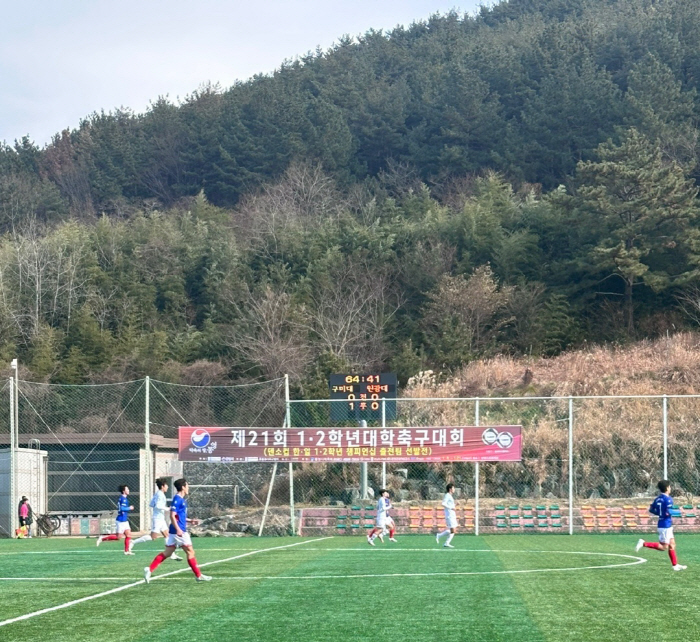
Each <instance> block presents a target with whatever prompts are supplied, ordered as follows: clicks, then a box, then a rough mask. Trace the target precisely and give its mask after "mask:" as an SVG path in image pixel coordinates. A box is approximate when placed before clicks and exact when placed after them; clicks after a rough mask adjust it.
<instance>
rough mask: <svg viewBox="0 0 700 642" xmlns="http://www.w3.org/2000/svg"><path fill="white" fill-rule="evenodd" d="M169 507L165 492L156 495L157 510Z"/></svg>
mask: <svg viewBox="0 0 700 642" xmlns="http://www.w3.org/2000/svg"><path fill="white" fill-rule="evenodd" d="M167 507H168V500H167V499H165V494H163V495H157V496H156V505H155V508H156V509H157V510H162V511H164V510H165V509H166V508H167Z"/></svg>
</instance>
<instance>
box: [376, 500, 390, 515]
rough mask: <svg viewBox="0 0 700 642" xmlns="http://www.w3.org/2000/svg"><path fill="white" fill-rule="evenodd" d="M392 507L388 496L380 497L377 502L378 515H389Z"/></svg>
mask: <svg viewBox="0 0 700 642" xmlns="http://www.w3.org/2000/svg"><path fill="white" fill-rule="evenodd" d="M390 508H391V500H390V499H389V498H388V497H380V498H379V501H378V502H377V517H379V516H380V515H382V516H383V517H384V518H386V517H389V509H390Z"/></svg>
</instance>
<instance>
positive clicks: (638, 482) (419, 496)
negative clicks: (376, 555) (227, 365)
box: [291, 396, 700, 533]
mask: <svg viewBox="0 0 700 642" xmlns="http://www.w3.org/2000/svg"><path fill="white" fill-rule="evenodd" d="M333 403H347V402H342V401H333V402H332V401H292V402H291V419H292V426H306V425H317V426H324V425H329V426H332V425H335V424H333V423H332V422H331V423H329V420H330V418H331V417H333V416H334V415H335V416H337V415H338V413H337V412H335V413H334V412H333V411H331V410H330V407H331V404H333ZM396 404H397V410H396V413H395V417H394V418H393V419H391V420H389V421H387V420H385V421H384V422H383V423H382V422H378V421H377V420H376V419H375V420H374V421H373V422H372V421H370V422H369V425H370V426H372V425H373V424H374V425H378V426H387V427H403V426H431V427H445V426H469V425H477V426H489V425H508V424H511V425H513V424H515V425H521V426H522V440H523V442H522V443H523V451H522V461H520V462H489V463H486V462H480V463H478V464H477V463H463V462H459V463H457V462H455V463H439V464H428V463H415V462H410V461H408V462H406V463H403V464H396V463H391V464H388V465H387V464H384V465H382V464H369V465H368V466H367V472H366V473H364V472H363V470H362V466H361V465H350V464H346V465H340V464H296V465H295V474H294V487H295V493H294V501H295V502H296V503H297V504H296V505H297V507H298V508H301V507H302V506H303V507H306V508H305V511H306V516H307V520H309V522H310V524H309V526H306V530H307V532H312V531H314V529H321V528H327V529H329V530H330V527H331V526H332V525H333V524H334V523H335V527H336V528H337V529H338V530H337V532H343V533H345V532H347V533H352V532H356V533H360V532H365V531H364V528H368V527H369V525H370V523H371V516H372V514H373V513H372V506H371V504H372V501H373V499H374V494H375V493H374V490H375V489H379V488H387V489H389V490H390V492H391V493H392V496H393V502H394V506H395V512H396V514H397V515H398V516H399V521H400V524H401V525H402V526H403V527H404V528H405V530H407V531H409V532H433V531H434V530H435V529H436V528H438V527H439V526H440V522H441V507H440V499H441V498H442V495H443V493H444V489H445V485H446V483H448V482H453V483H455V484H456V486H457V496H458V506H461V509H458V518H459V522H460V527H462V528H463V529H466V530H467V531H471V532H475V533H479V532H579V531H596V532H600V531H603V532H607V531H611V532H613V531H625V530H629V531H645V530H650V529H653V528H654V524H653V523H652V522H651V521H650V519H649V514H648V505H649V503H650V500H651V498H652V497H653V496H654V495H655V494H656V492H657V491H656V483H657V482H658V480H660V479H662V478H669V479H670V480H671V482H672V484H673V493H674V495H675V497H676V504H677V506H678V510H677V513H676V515H675V517H676V520H675V523H676V527H677V528H678V529H679V530H691V529H694V528H696V527H697V528H698V529H700V519H697V518H696V513H698V511H700V472H699V470H700V468H699V464H700V434H699V433H698V430H697V424H698V421H699V419H700V398H698V397H695V396H654V397H566V398H531V397H525V398H498V399H494V398H487V399H428V398H419V399H398V400H396ZM385 414H386V413H385ZM365 475H366V477H365ZM365 483H366V486H365ZM314 504H315V505H343V506H348V505H350V508H348V509H347V510H346V511H345V512H343V511H342V509H341V510H340V513H339V514H338V515H336V516H333V515H331V514H329V512H328V511H327V510H323V509H315V508H313V505H314ZM460 510H461V512H460ZM315 515H323V518H319V519H315V518H314V516H315ZM334 520H335V521H334ZM302 521H303V520H302ZM351 525H354V526H355V530H354V531H353V529H352V527H351ZM302 528H304V524H303V523H302Z"/></svg>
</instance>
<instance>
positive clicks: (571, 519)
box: [569, 397, 574, 535]
mask: <svg viewBox="0 0 700 642" xmlns="http://www.w3.org/2000/svg"><path fill="white" fill-rule="evenodd" d="M573 534H574V398H573V397H569V535H573Z"/></svg>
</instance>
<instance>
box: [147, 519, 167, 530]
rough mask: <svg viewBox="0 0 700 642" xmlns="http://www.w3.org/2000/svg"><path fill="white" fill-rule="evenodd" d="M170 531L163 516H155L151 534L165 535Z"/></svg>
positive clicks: (152, 521)
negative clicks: (164, 533)
mask: <svg viewBox="0 0 700 642" xmlns="http://www.w3.org/2000/svg"><path fill="white" fill-rule="evenodd" d="M167 530H168V524H167V523H166V521H165V517H163V516H162V515H158V516H154V517H153V519H152V520H151V533H163V532H165V531H167Z"/></svg>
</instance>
